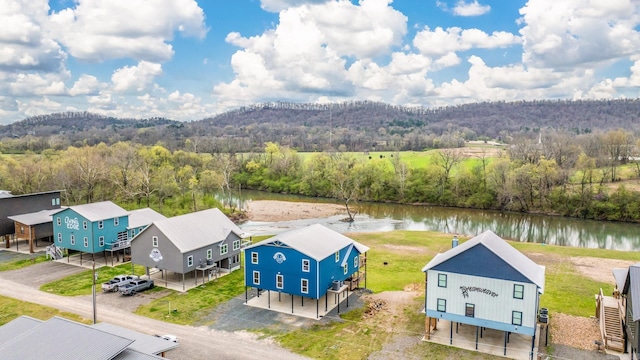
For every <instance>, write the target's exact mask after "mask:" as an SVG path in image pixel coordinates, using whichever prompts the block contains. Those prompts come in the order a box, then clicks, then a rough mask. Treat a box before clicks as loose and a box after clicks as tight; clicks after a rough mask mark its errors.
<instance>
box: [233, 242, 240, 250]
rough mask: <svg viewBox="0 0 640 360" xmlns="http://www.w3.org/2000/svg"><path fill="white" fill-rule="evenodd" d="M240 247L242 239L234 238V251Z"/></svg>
mask: <svg viewBox="0 0 640 360" xmlns="http://www.w3.org/2000/svg"><path fill="white" fill-rule="evenodd" d="M239 249H240V240H233V251H236V250H239Z"/></svg>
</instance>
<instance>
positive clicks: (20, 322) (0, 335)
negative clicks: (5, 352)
mask: <svg viewBox="0 0 640 360" xmlns="http://www.w3.org/2000/svg"><path fill="white" fill-rule="evenodd" d="M40 324H42V320H38V319H34V318H32V317H29V316H24V315H23V316H20V317H18V318H15V319H13V320H11V321H9V322H8V323H6V324H4V325H2V326H0V346H2V345H3V344H4V343H6V342H7V341H10V340H11V339H12V338H13V337H14V336H16V334H22V333H23V332H25V331H27V330H31V329H33V328H34V327H36V326H38V325H40Z"/></svg>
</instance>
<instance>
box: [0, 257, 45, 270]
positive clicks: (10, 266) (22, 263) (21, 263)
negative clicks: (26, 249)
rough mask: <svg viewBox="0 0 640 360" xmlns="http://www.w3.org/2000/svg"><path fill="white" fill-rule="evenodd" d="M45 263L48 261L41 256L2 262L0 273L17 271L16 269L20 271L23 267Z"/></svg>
mask: <svg viewBox="0 0 640 360" xmlns="http://www.w3.org/2000/svg"><path fill="white" fill-rule="evenodd" d="M45 261H48V260H47V257H46V256H44V255H42V256H34V257H33V258H30V259H19V260H13V261H7V262H2V263H0V271H9V270H18V269H22V268H23V267H26V266H30V265H33V264H38V263H41V262H45Z"/></svg>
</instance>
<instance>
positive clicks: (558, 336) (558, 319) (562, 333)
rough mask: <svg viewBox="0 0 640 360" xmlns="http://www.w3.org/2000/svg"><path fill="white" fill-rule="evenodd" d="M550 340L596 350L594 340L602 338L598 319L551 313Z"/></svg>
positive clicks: (555, 342)
mask: <svg viewBox="0 0 640 360" xmlns="http://www.w3.org/2000/svg"><path fill="white" fill-rule="evenodd" d="M549 327H550V329H549V342H551V343H554V344H561V345H567V346H571V347H573V348H578V349H584V350H595V349H596V346H595V344H594V343H593V341H594V340H600V339H601V336H600V329H599V328H598V319H596V318H585V317H579V316H571V315H565V314H559V313H558V314H551V321H550V323H549Z"/></svg>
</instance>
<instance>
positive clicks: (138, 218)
mask: <svg viewBox="0 0 640 360" xmlns="http://www.w3.org/2000/svg"><path fill="white" fill-rule="evenodd" d="M166 219H167V217H166V216H164V215H162V214H160V213H159V212H157V211H155V210H153V209H151V208H144V209H137V210H131V211H129V227H128V228H127V229H137V228H139V227H144V226H147V225H150V224H151V223H152V222H154V221H160V220H166Z"/></svg>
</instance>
